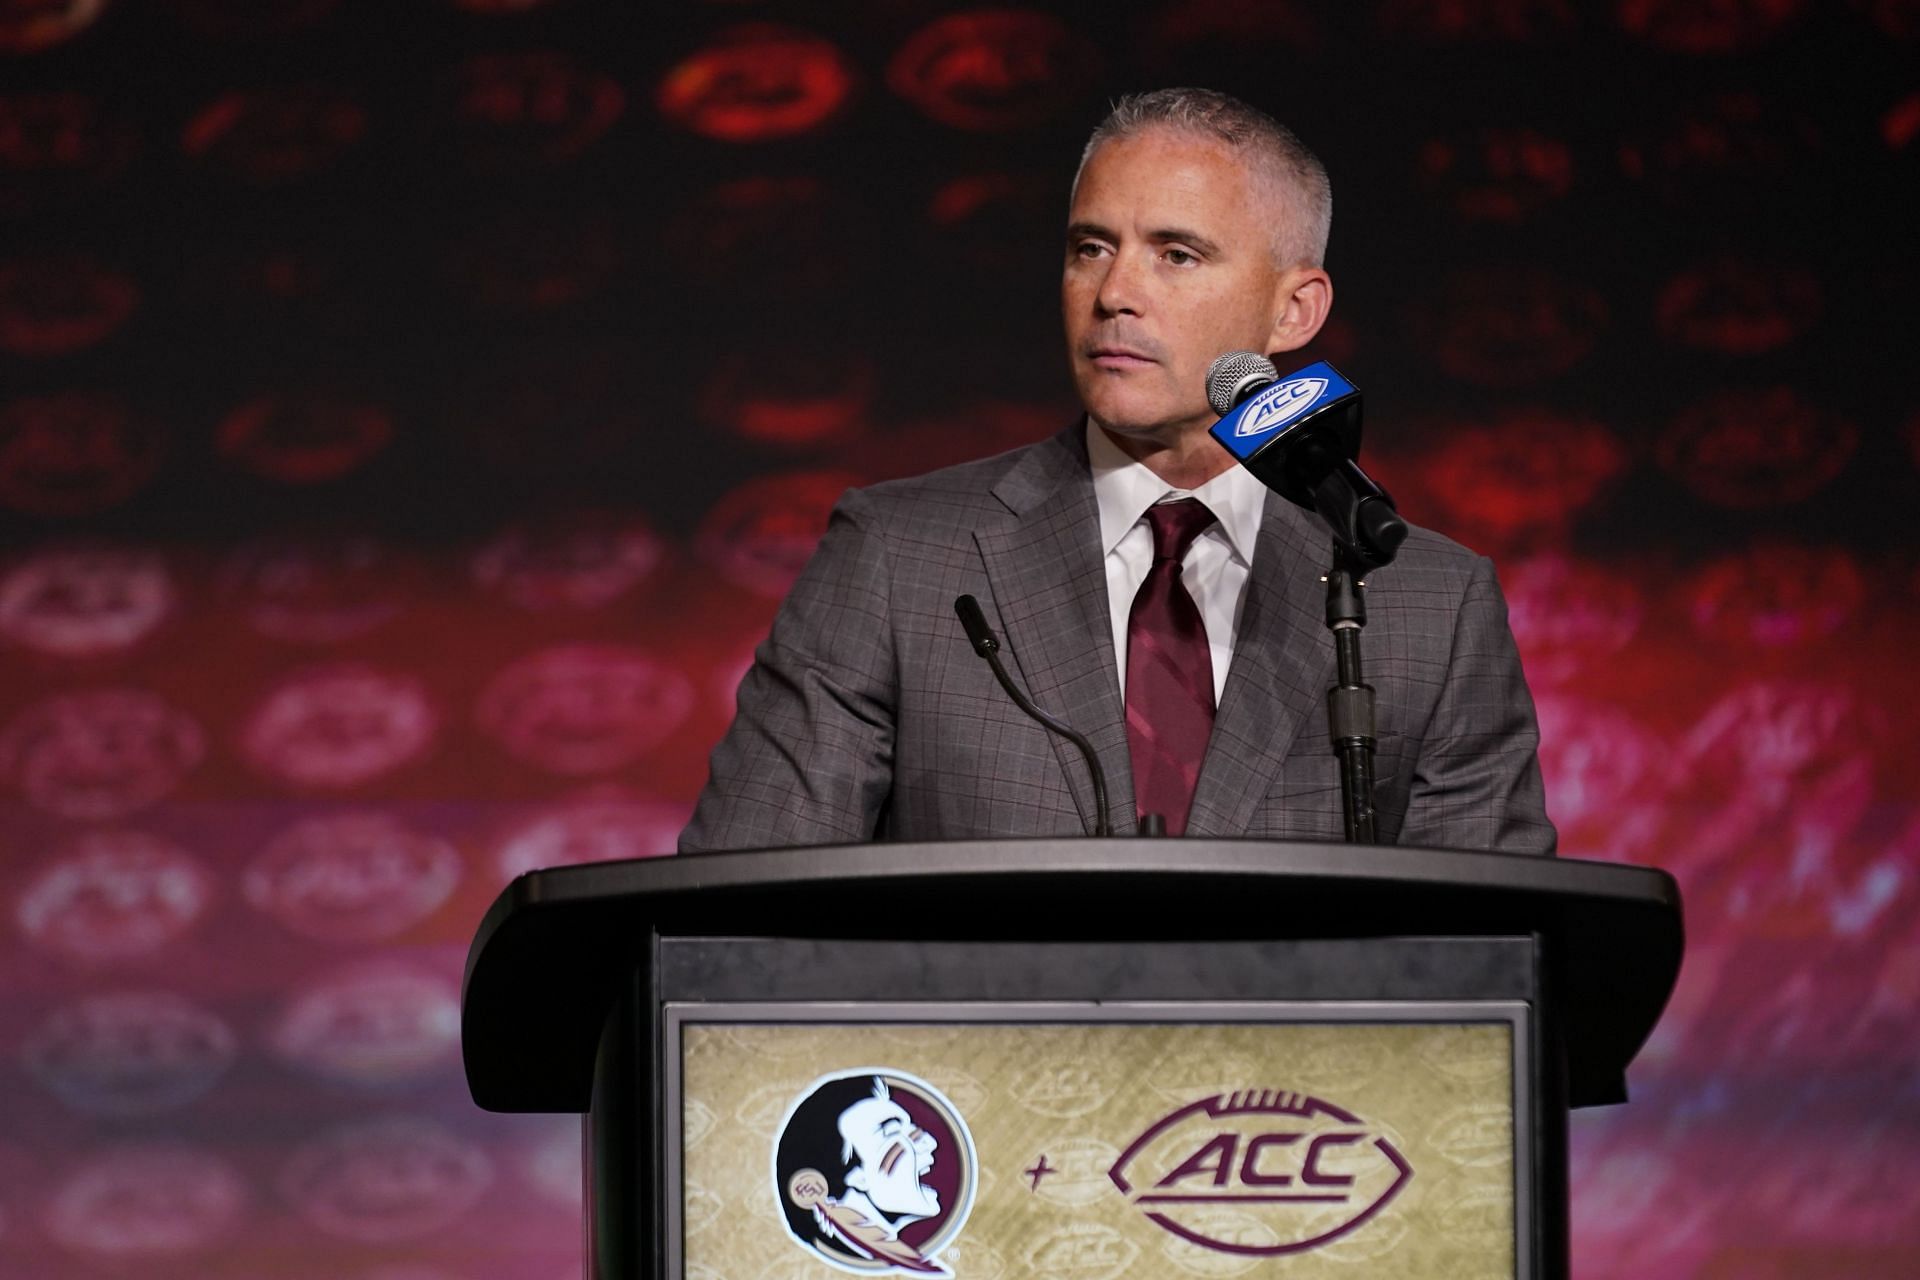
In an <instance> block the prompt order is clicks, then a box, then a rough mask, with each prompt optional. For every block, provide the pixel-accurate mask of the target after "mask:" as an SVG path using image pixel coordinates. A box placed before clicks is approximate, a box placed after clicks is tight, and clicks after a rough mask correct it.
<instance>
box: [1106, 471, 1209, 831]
mask: <svg viewBox="0 0 1920 1280" xmlns="http://www.w3.org/2000/svg"><path fill="white" fill-rule="evenodd" d="M1147 523H1148V524H1149V525H1151V526H1152V528H1153V567H1152V568H1151V569H1149V570H1147V579H1146V581H1145V582H1142V583H1141V584H1140V591H1139V593H1138V594H1137V595H1135V596H1134V597H1133V611H1132V612H1131V613H1129V614H1128V615H1127V746H1128V748H1129V750H1131V752H1132V754H1133V801H1134V807H1135V808H1137V809H1138V810H1139V811H1140V813H1142V814H1149V813H1157V814H1160V815H1162V816H1164V817H1165V818H1166V820H1167V834H1168V835H1170V836H1177V835H1179V834H1180V833H1182V832H1183V831H1185V830H1186V829H1187V810H1188V809H1190V808H1192V807H1193V787H1194V783H1195V782H1196V781H1197V780H1198V779H1199V777H1200V761H1201V759H1202V758H1203V757H1204V756H1205V755H1206V753H1207V738H1208V736H1209V735H1210V734H1212V732H1213V655H1212V652H1211V651H1210V650H1209V649H1208V648H1207V627H1206V624H1205V623H1204V622H1202V621H1201V619H1200V610H1199V608H1198V606H1196V605H1195V604H1194V603H1193V597H1192V596H1190V595H1188V594H1187V588H1186V587H1185V585H1183V584H1182V583H1181V581H1180V562H1181V561H1182V560H1184V559H1186V556H1187V549H1188V548H1190V547H1191V546H1193V540H1194V539H1195V538H1197V537H1199V536H1200V535H1201V534H1202V533H1204V532H1205V531H1206V529H1207V526H1209V525H1211V524H1212V523H1213V512H1211V511H1209V510H1207V508H1206V504H1205V503H1203V502H1201V501H1200V500H1199V499H1197V498H1181V499H1180V500H1179V501H1177V502H1162V503H1158V504H1156V505H1154V506H1151V507H1148V508H1147Z"/></svg>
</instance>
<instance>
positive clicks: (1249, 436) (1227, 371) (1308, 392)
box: [1207, 351, 1407, 572]
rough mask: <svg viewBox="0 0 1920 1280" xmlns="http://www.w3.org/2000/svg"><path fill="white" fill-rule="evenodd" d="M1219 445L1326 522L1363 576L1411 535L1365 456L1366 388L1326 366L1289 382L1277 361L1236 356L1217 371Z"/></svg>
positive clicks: (1210, 394) (1210, 392) (1214, 394)
mask: <svg viewBox="0 0 1920 1280" xmlns="http://www.w3.org/2000/svg"><path fill="white" fill-rule="evenodd" d="M1207 403H1208V404H1210V405H1212V406H1213V411H1214V412H1215V413H1217V414H1219V415H1220V421H1218V422H1216V423H1214V424H1213V426H1212V428H1211V432H1212V435H1213V438H1214V439H1215V440H1217V441H1219V442H1220V444H1221V446H1222V447H1223V448H1225V449H1226V451H1227V452H1228V453H1231V454H1232V455H1233V456H1234V457H1235V458H1237V459H1238V460H1239V462H1240V465H1241V466H1243V467H1245V468H1246V469H1247V470H1249V471H1251V472H1253V474H1254V475H1255V476H1256V477H1257V478H1258V479H1259V481H1260V483H1262V484H1264V485H1266V486H1267V488H1269V489H1271V490H1273V491H1274V492H1275V493H1277V494H1279V495H1280V496H1281V497H1283V498H1285V499H1287V500H1288V501H1289V502H1292V503H1293V504H1294V505H1295V506H1299V507H1304V508H1306V509H1307V510H1308V511H1311V512H1313V513H1314V514H1315V515H1317V516H1319V517H1320V520H1321V522H1322V523H1324V524H1325V525H1326V526H1327V528H1328V530H1329V531H1331V532H1332V534H1333V540H1334V543H1335V545H1337V546H1338V547H1339V548H1340V550H1341V552H1342V553H1343V554H1345V555H1346V556H1348V557H1349V558H1350V559H1352V560H1353V562H1354V563H1355V564H1356V565H1358V566H1359V568H1360V569H1361V571H1362V572H1364V571H1366V570H1369V569H1377V568H1379V567H1380V566H1381V565H1384V564H1390V563H1392V561H1393V557H1394V555H1395V553H1397V552H1398V551H1399V550H1400V544H1401V543H1402V542H1404V541H1405V540H1406V537H1407V522H1406V521H1404V520H1402V519H1401V518H1400V513H1399V512H1398V511H1396V510H1394V506H1393V499H1392V498H1391V497H1390V496H1388V494H1387V491H1386V490H1385V489H1383V488H1381V487H1380V486H1379V485H1378V484H1376V483H1375V482H1374V480H1373V477H1371V476H1369V475H1368V474H1367V473H1366V472H1364V471H1362V470H1361V469H1360V464H1359V463H1358V462H1356V461H1355V458H1357V457H1358V456H1359V453H1360V388H1358V387H1356V386H1354V385H1353V384H1352V383H1351V382H1349V381H1347V379H1346V378H1345V377H1343V376H1341V374H1340V372H1339V370H1337V369H1335V368H1334V367H1333V366H1332V365H1330V364H1328V363H1327V362H1326V361H1324V360H1321V361H1318V362H1316V363H1314V364H1310V365H1308V366H1307V367H1306V368H1304V369H1301V370H1300V371H1298V372H1297V373H1294V374H1292V375H1291V376H1290V377H1288V378H1286V379H1285V380H1284V381H1283V380H1282V379H1281V377H1280V372H1279V370H1277V369H1275V368H1274V366H1273V362H1272V361H1271V360H1268V359H1267V358H1266V357H1265V356H1263V355H1260V354H1258V353H1257V352H1253V351H1233V352H1229V353H1228V354H1226V355H1224V356H1221V357H1220V358H1219V359H1218V360H1215V361H1214V362H1213V365H1212V367H1211V368H1209V369H1208V370H1207Z"/></svg>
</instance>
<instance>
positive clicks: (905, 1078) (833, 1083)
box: [773, 1067, 979, 1276]
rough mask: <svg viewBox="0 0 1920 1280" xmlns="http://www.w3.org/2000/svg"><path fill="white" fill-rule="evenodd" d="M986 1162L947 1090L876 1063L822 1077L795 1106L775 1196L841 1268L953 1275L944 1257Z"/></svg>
mask: <svg viewBox="0 0 1920 1280" xmlns="http://www.w3.org/2000/svg"><path fill="white" fill-rule="evenodd" d="M978 1169H979V1162H978V1160H977V1158H976V1157H975V1155H974V1150H973V1135H972V1134H971V1133H969V1132H967V1125H966V1121H964V1120H962V1119H961V1118H960V1113H959V1112H958V1111H957V1110H955V1109H954V1105H953V1104H952V1103H951V1102H949V1101H948V1100H947V1099H946V1097H945V1095H943V1094H942V1093H941V1092H940V1091H939V1090H938V1089H935V1088H934V1087H933V1086H932V1085H930V1084H928V1083H927V1082H926V1081H924V1080H921V1079H918V1078H916V1077H914V1076H910V1075H907V1074H906V1073H905V1072H901V1071H895V1070H893V1069H892V1068H891V1067H865V1068H862V1069H860V1070H858V1071H843V1072H837V1073H835V1074H834V1075H830V1076H824V1077H822V1078H821V1079H819V1080H816V1081H814V1082H813V1083H812V1084H810V1085H808V1086H807V1088H806V1089H805V1090H804V1091H803V1092H802V1093H801V1094H800V1096H799V1097H798V1098H796V1099H795V1100H794V1102H793V1103H792V1105H790V1106H789V1107H788V1108H787V1113H786V1116H785V1118H784V1119H782V1120H781V1122H780V1129H779V1133H778V1136H777V1137H776V1138H775V1139H774V1148H773V1194H774V1199H775V1200H776V1201H777V1202H778V1204H779V1207H780V1213H781V1214H782V1216H784V1217H785V1218H786V1221H787V1229H788V1230H789V1231H791V1232H792V1234H793V1238H794V1239H795V1240H796V1241H798V1242H799V1244H800V1245H801V1246H802V1247H803V1248H805V1249H806V1250H807V1251H808V1252H810V1253H812V1254H813V1255H814V1256H815V1257H817V1258H819V1259H820V1260H821V1261H823V1262H825V1263H827V1264H828V1265H830V1266H833V1267H836V1268H838V1269H839V1270H841V1271H846V1272H850V1273H852V1274H854V1275H859V1276H883V1275H907V1276H947V1275H951V1274H953V1273H952V1272H951V1271H949V1270H948V1269H947V1268H946V1267H944V1266H942V1265H941V1264H940V1263H939V1262H937V1261H935V1257H936V1255H937V1254H939V1252H940V1251H941V1250H942V1249H944V1248H946V1247H947V1245H949V1244H951V1243H952V1242H953V1238H954V1237H955V1236H956V1235H958V1234H959V1233H960V1228H961V1226H962V1225H964V1224H965V1222H966V1220H967V1214H968V1212H969V1211H971V1210H972V1208H973V1193H974V1187H975V1185H976V1183H977V1181H978V1178H977V1171H978Z"/></svg>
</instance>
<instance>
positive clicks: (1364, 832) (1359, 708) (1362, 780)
mask: <svg viewBox="0 0 1920 1280" xmlns="http://www.w3.org/2000/svg"><path fill="white" fill-rule="evenodd" d="M1364 573H1365V566H1364V565H1362V564H1361V563H1360V562H1359V560H1358V558H1357V557H1355V556H1353V555H1351V554H1350V553H1349V552H1348V550H1347V549H1346V548H1345V547H1343V546H1341V545H1340V544H1339V543H1337V542H1336V543H1335V544H1334V548H1333V567H1332V568H1331V569H1328V570H1327V576H1326V579H1325V581H1326V584H1327V629H1328V630H1330V631H1332V632H1333V648H1334V657H1335V661H1336V663H1337V664H1338V670H1339V682H1338V683H1337V684H1335V685H1334V687H1333V688H1331V689H1329V690H1327V725H1328V729H1329V731H1330V733H1331V735H1332V737H1333V752H1334V754H1335V755H1336V756H1338V757H1339V758H1340V799H1341V802H1342V805H1343V806H1344V809H1345V814H1346V827H1347V843H1349V844H1373V843H1374V842H1375V837H1374V822H1373V816H1374V815H1373V748H1374V741H1375V739H1374V732H1373V686H1372V685H1370V684H1367V683H1366V682H1365V681H1364V680H1362V679H1361V674H1360V629H1361V628H1362V627H1364V626H1366V625H1367V598H1366V595H1365V591H1366V586H1367V582H1366V578H1365V577H1364V576H1362V575H1363V574H1364Z"/></svg>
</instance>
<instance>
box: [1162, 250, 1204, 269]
mask: <svg viewBox="0 0 1920 1280" xmlns="http://www.w3.org/2000/svg"><path fill="white" fill-rule="evenodd" d="M1167 261H1168V262H1171V263H1172V264H1173V265H1174V266H1176V267H1184V266H1186V265H1187V264H1188V263H1189V262H1198V261H1199V259H1198V258H1196V257H1194V256H1193V255H1192V254H1190V253H1188V252H1187V251H1186V250H1185V249H1169V250H1167Z"/></svg>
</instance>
